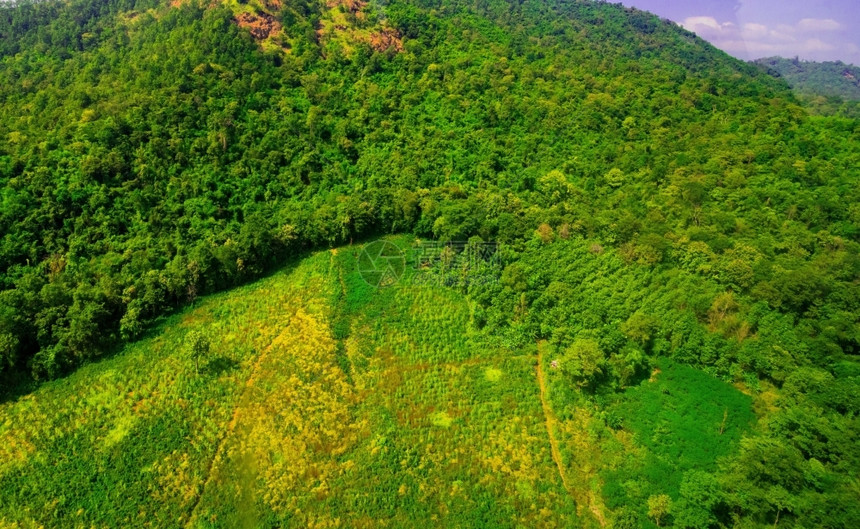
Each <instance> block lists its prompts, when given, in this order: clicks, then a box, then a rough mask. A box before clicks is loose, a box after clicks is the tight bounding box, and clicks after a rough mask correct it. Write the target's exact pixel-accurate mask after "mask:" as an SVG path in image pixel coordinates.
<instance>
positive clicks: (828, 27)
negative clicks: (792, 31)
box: [797, 18, 842, 32]
mask: <svg viewBox="0 0 860 529" xmlns="http://www.w3.org/2000/svg"><path fill="white" fill-rule="evenodd" d="M797 29H798V30H800V31H804V32H813V31H839V30H841V29H842V24H840V23H839V22H836V21H835V20H833V19H832V18H804V19H803V20H801V21H800V22H798V23H797Z"/></svg>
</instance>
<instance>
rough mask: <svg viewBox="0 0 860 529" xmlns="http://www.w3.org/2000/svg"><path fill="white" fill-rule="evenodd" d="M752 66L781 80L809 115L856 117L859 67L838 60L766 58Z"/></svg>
mask: <svg viewBox="0 0 860 529" xmlns="http://www.w3.org/2000/svg"><path fill="white" fill-rule="evenodd" d="M755 64H757V65H759V66H761V67H762V68H764V69H765V70H766V71H767V72H768V73H770V74H771V75H773V76H775V77H780V78H782V79H785V81H786V82H787V83H788V84H789V86H791V87H792V88H793V89H794V90H795V92H797V93H798V94H799V96H800V98H801V99H802V100H803V102H804V103H805V104H806V105H807V106H808V107H809V108H811V109H812V110H813V112H816V113H819V114H826V115H842V116H847V117H852V118H860V68H858V67H857V66H853V65H850V64H845V63H843V62H841V61H830V62H813V61H801V60H799V59H798V58H796V57H795V58H794V59H784V58H782V57H769V58H767V59H759V60H757V61H755Z"/></svg>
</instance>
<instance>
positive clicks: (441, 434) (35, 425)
mask: <svg viewBox="0 0 860 529" xmlns="http://www.w3.org/2000/svg"><path fill="white" fill-rule="evenodd" d="M393 240H394V241H395V242H397V243H398V244H407V243H408V241H407V240H405V239H393ZM358 251H359V248H357V247H349V248H342V249H340V250H337V251H331V252H320V253H318V254H315V255H313V256H311V257H309V258H307V259H305V260H303V261H302V262H301V263H300V264H298V265H296V266H295V267H292V268H290V269H288V270H284V271H282V272H280V273H278V274H275V275H273V276H271V277H269V278H266V279H264V280H261V281H259V282H257V283H255V284H252V285H249V286H246V287H243V288H240V289H236V290H234V291H231V292H229V293H225V294H221V295H217V296H212V297H208V298H206V299H204V300H202V301H201V302H200V303H199V304H198V305H197V306H196V307H194V308H191V309H189V310H187V311H185V312H183V313H180V314H177V315H175V316H173V317H171V318H170V319H168V320H167V321H166V322H165V323H164V324H163V325H162V326H161V327H160V328H159V329H157V331H156V332H154V333H153V334H152V336H151V337H149V338H147V339H144V340H141V341H140V342H138V343H136V344H134V345H132V346H130V347H128V348H127V349H126V350H125V351H122V352H121V353H120V354H117V355H116V356H114V357H112V358H109V359H107V360H104V361H102V362H99V363H95V364H92V365H89V366H86V367H84V368H82V369H80V370H78V371H77V372H75V373H74V374H73V375H71V376H69V377H68V378H66V379H63V380H58V381H54V382H51V383H48V384H45V385H44V386H42V387H40V388H38V389H37V390H35V391H33V392H32V393H29V394H26V395H24V396H22V397H20V398H17V399H10V400H8V401H6V402H4V403H2V404H0V417H2V419H0V491H2V492H0V495H2V500H3V501H2V502H0V527H3V528H5V527H40V526H44V527H88V528H89V527H120V526H139V527H191V528H204V527H225V528H242V527H249V528H250V527H254V528H256V527H356V528H358V527H414V526H415V525H416V521H419V520H420V521H425V523H432V524H433V526H436V527H559V528H561V527H600V526H603V525H604V524H606V523H608V522H609V521H611V516H610V514H609V511H608V510H607V509H606V506H604V504H603V496H602V494H601V493H602V491H603V489H604V481H605V482H606V490H607V491H608V492H609V496H608V499H609V501H610V502H618V501H621V500H619V498H623V496H621V495H623V494H627V495H630V494H637V492H636V490H639V489H636V490H634V489H631V488H630V487H628V485H629V483H628V481H629V480H626V481H625V480H624V479H622V476H623V475H624V473H628V474H629V475H630V476H634V477H636V479H640V478H641V480H645V481H647V480H654V479H663V477H662V476H677V475H681V474H683V471H684V470H686V469H690V468H699V467H702V468H705V467H707V466H708V465H712V464H713V461H714V459H715V458H717V457H719V455H720V454H722V453H724V452H725V450H726V447H730V446H732V445H733V443H734V442H735V441H736V440H737V438H738V436H739V432H740V431H742V429H743V428H744V425H745V424H746V423H747V422H748V421H749V420H750V418H751V412H750V411H749V408H750V403H749V402H748V398H747V397H745V396H743V395H741V394H740V393H738V392H736V391H735V390H734V389H733V388H731V387H729V386H725V385H724V384H722V383H719V382H717V381H715V380H713V379H711V378H709V377H707V376H706V375H704V374H702V373H699V372H698V371H695V370H692V369H689V368H686V367H682V366H679V365H675V364H670V363H666V364H663V365H661V368H662V373H660V375H659V376H658V377H657V382H653V383H652V382H648V381H645V382H643V383H642V385H641V386H638V387H634V388H632V389H630V390H628V392H627V394H626V395H625V396H624V397H622V398H620V399H619V400H618V402H617V403H616V404H615V405H614V406H613V408H612V412H613V413H615V414H617V415H618V416H620V417H622V418H623V421H624V426H625V427H624V429H623V430H621V431H617V432H611V431H609V430H608V429H606V428H605V427H602V424H603V423H602V422H600V421H598V420H597V419H596V418H595V417H594V415H593V410H590V409H588V408H587V407H584V406H579V407H578V406H577V404H576V401H575V397H572V396H571V395H568V394H567V393H565V390H563V385H561V384H560V382H559V381H558V380H556V379H555V378H554V376H551V375H550V374H549V373H545V374H544V376H543V378H542V379H541V380H542V381H543V382H544V385H543V386H544V387H541V385H540V384H539V383H538V380H539V379H538V373H539V371H540V370H539V369H538V366H540V367H542V369H543V370H544V371H545V370H546V369H547V366H546V365H541V363H540V362H541V361H540V356H539V354H538V352H539V347H540V346H539V345H538V344H534V345H532V346H529V347H526V348H524V349H523V350H512V349H510V348H509V347H507V346H505V345H503V344H502V342H500V341H496V340H495V339H494V338H493V337H490V336H486V335H485V334H482V333H480V332H479V331H477V330H475V329H474V328H473V327H472V326H471V325H470V306H469V302H468V300H466V299H465V298H463V297H462V296H461V295H460V294H458V293H456V292H454V291H453V290H449V289H445V288H441V287H437V286H428V285H417V284H413V283H411V282H408V281H402V282H400V283H398V284H397V285H395V286H393V287H391V288H386V289H379V290H377V289H375V288H373V287H371V286H369V285H368V284H367V283H365V282H364V281H363V280H362V279H361V276H360V274H359V273H358V271H357V270H356V266H355V262H356V256H357V252H358ZM192 330H199V331H202V332H204V333H205V334H206V335H207V336H208V337H209V338H210V341H211V343H212V353H211V355H210V358H209V359H208V361H205V362H204V363H203V364H202V366H201V367H202V369H201V374H200V375H195V373H194V367H193V365H192V363H191V362H190V361H189V360H188V359H187V358H185V357H184V355H183V349H184V347H185V337H186V335H187V334H188V333H189V332H190V331H192ZM544 360H545V359H544ZM691 387H697V388H700V389H701V388H704V391H702V392H697V393H696V394H694V393H693V392H692V391H690V388H691ZM571 399H573V400H571ZM745 399H746V400H745ZM724 408H728V409H729V415H728V417H729V418H728V420H727V422H726V425H725V427H724V428H723V430H724V431H723V434H719V433H718V432H717V430H718V429H719V427H720V424H719V423H720V420H721V419H722V417H723V410H724ZM702 425H705V426H702ZM711 426H713V428H711ZM703 427H707V428H711V430H714V431H710V430H708V431H707V432H704V434H707V435H704V434H703V432H701V431H699V429H701V428H703ZM697 428H698V429H697ZM652 431H656V432H664V433H665V436H663V437H659V436H654V435H651V434H647V435H646V433H647V432H652ZM649 435H650V437H649ZM675 438H678V439H680V441H678V442H679V443H682V444H683V446H681V445H678V446H676V445H672V444H670V443H668V442H667V440H669V439H675ZM684 443H685V444H684ZM607 453H611V454H619V453H623V454H627V456H617V455H616V456H614V459H613V458H611V457H609V456H607ZM637 454H638V455H641V454H646V457H644V459H642V462H641V463H637V462H636V461H637V459H636V457H635V456H636V455H637ZM625 457H626V459H625ZM601 467H606V468H614V469H615V470H608V471H604V472H603V473H601V472H600V470H601ZM679 469H680V472H679V471H678V470H679ZM667 479H668V478H667ZM672 479H675V478H672ZM664 482H665V483H666V486H667V487H669V488H668V489H666V490H667V492H669V493H670V494H674V493H676V492H677V483H675V482H674V481H672V480H671V479H669V480H667V481H664ZM646 488H647V487H646ZM640 489H641V490H639V492H641V493H644V492H642V491H645V492H647V490H645V489H642V488H641V487H640ZM661 492H662V490H661ZM130 499H133V500H130ZM615 505H617V503H615V504H612V503H611V504H610V507H613V506H615Z"/></svg>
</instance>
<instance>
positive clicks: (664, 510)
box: [648, 494, 672, 527]
mask: <svg viewBox="0 0 860 529" xmlns="http://www.w3.org/2000/svg"><path fill="white" fill-rule="evenodd" d="M671 512H672V498H670V497H669V496H668V495H666V494H655V495H652V496H651V497H650V498H648V516H649V517H650V518H651V519H652V520H654V523H655V524H657V527H660V524H661V522H663V521H664V520H665V519H666V517H667V516H668V515H669V513H671Z"/></svg>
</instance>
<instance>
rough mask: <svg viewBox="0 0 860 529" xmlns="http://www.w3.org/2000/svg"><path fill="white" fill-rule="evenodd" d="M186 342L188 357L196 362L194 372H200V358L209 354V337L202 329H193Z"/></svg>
mask: <svg viewBox="0 0 860 529" xmlns="http://www.w3.org/2000/svg"><path fill="white" fill-rule="evenodd" d="M185 343H186V347H187V354H188V358H190V359H191V360H192V361H193V362H194V372H195V373H200V359H201V358H205V357H207V356H208V355H209V338H207V337H206V335H204V334H203V333H202V332H200V331H191V332H190V333H188V337H187V338H186V342H185Z"/></svg>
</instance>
